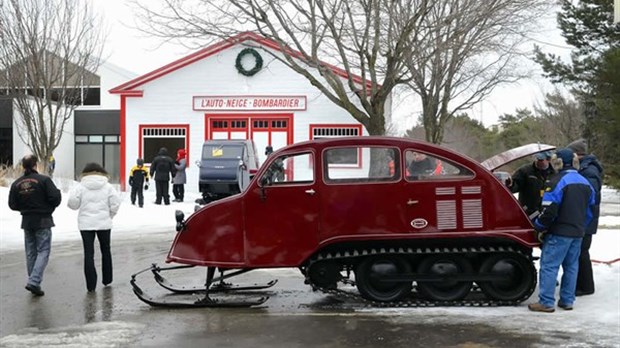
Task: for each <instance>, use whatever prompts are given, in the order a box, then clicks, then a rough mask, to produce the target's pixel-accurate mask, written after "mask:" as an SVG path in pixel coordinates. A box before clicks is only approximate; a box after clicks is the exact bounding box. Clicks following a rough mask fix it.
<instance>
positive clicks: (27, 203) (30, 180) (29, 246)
mask: <svg viewBox="0 0 620 348" xmlns="http://www.w3.org/2000/svg"><path fill="white" fill-rule="evenodd" d="M37 162H38V159H37V157H36V156H34V155H27V156H24V158H23V159H22V161H21V164H22V167H23V168H24V175H22V176H21V177H19V178H18V179H17V180H15V182H14V183H13V184H12V185H11V189H10V191H9V207H10V208H11V209H12V210H17V211H19V212H20V213H21V214H22V225H21V227H22V229H23V230H24V240H25V247H26V268H27V270H28V282H27V283H26V290H28V291H30V292H31V293H32V294H33V295H35V296H43V295H45V292H44V291H43V290H41V282H42V281H43V272H44V271H45V267H46V266H47V262H48V260H49V256H50V250H51V247H52V227H53V226H54V219H53V218H52V213H53V212H54V210H55V209H56V207H57V206H59V205H60V201H61V199H62V198H61V194H60V190H59V189H58V188H56V185H54V182H53V181H52V179H51V178H50V177H48V176H45V175H41V174H39V173H38V172H37V170H36V168H37Z"/></svg>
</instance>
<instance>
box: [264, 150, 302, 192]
mask: <svg viewBox="0 0 620 348" xmlns="http://www.w3.org/2000/svg"><path fill="white" fill-rule="evenodd" d="M260 182H261V184H262V185H263V186H272V185H273V186H276V185H284V184H301V183H312V182H314V155H313V154H312V153H309V152H307V153H299V154H293V155H282V156H278V157H277V158H276V159H275V160H274V161H273V162H271V164H269V168H268V169H267V170H266V171H265V172H264V173H263V176H262V177H261V181H260Z"/></svg>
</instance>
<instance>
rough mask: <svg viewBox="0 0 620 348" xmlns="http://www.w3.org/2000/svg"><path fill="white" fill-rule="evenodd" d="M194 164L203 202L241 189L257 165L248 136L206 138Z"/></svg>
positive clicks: (251, 142) (229, 194)
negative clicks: (225, 138)
mask: <svg viewBox="0 0 620 348" xmlns="http://www.w3.org/2000/svg"><path fill="white" fill-rule="evenodd" d="M197 165H198V167H199V168H200V176H199V179H198V187H199V189H200V192H201V193H202V198H203V200H204V203H208V202H210V201H214V200H217V199H220V198H224V197H227V196H231V195H234V194H237V193H240V192H242V191H243V190H244V189H245V188H246V186H247V185H248V184H249V182H250V180H251V179H252V177H253V176H254V174H256V171H257V170H258V167H259V165H258V156H257V155H256V147H255V146H254V141H252V140H207V141H205V143H204V144H203V146H202V156H201V159H200V161H199V162H197Z"/></svg>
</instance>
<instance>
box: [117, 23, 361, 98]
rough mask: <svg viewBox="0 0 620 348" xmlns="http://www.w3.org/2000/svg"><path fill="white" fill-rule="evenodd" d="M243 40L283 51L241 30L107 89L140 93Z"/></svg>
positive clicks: (358, 80) (336, 70)
mask: <svg viewBox="0 0 620 348" xmlns="http://www.w3.org/2000/svg"><path fill="white" fill-rule="evenodd" d="M245 41H254V42H256V43H257V44H260V45H262V46H264V47H267V48H270V49H273V50H277V51H283V50H282V48H281V47H280V45H279V44H278V43H277V42H276V41H274V40H271V39H268V38H266V37H263V36H261V35H258V34H256V33H253V32H243V33H240V34H238V35H235V36H232V37H230V38H228V39H225V40H222V41H219V42H216V43H215V44H213V45H210V46H208V47H205V48H203V49H201V50H199V51H197V52H194V53H192V54H190V55H188V56H185V57H183V58H181V59H178V60H175V61H174V62H172V63H169V64H167V65H164V66H162V67H161V68H158V69H155V70H153V71H151V72H149V73H146V74H144V75H141V76H138V77H137V78H135V79H133V80H130V81H127V82H125V83H123V84H121V85H119V86H116V87H114V88H112V89H110V90H109V92H110V93H112V94H127V95H141V93H142V91H140V90H136V88H138V87H140V86H142V85H144V84H145V83H147V82H150V81H153V80H155V79H158V78H160V77H162V76H164V75H167V74H169V73H171V72H173V71H175V70H177V69H180V68H182V67H185V66H187V65H189V64H192V63H194V62H196V61H198V60H201V59H203V58H206V57H209V56H211V55H214V54H216V53H218V52H221V51H223V50H226V49H228V48H230V47H232V46H235V45H237V44H240V43H242V42H245ZM287 51H288V53H289V54H290V55H291V56H293V57H297V58H301V57H302V54H301V53H300V52H299V51H295V50H293V49H288V50H287ZM321 63H322V64H323V65H324V66H326V67H329V68H330V69H331V70H332V71H333V72H334V73H335V74H336V75H338V76H342V77H344V78H347V77H348V76H349V75H348V74H347V72H346V71H345V70H344V69H341V68H339V67H337V66H334V65H332V64H328V63H325V62H322V61H321ZM351 76H352V77H353V80H354V81H355V82H356V83H358V84H362V83H363V79H362V77H361V76H359V75H351ZM366 85H367V86H368V87H370V81H366Z"/></svg>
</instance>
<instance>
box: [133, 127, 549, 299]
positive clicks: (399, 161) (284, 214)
mask: <svg viewBox="0 0 620 348" xmlns="http://www.w3.org/2000/svg"><path fill="white" fill-rule="evenodd" d="M550 148H553V147H550V146H547V145H543V146H538V145H537V146H532V145H529V146H526V147H523V148H522V149H521V150H520V151H516V152H513V153H508V155H505V156H504V157H501V156H500V158H501V160H498V159H497V158H496V159H494V160H493V159H492V160H490V161H489V162H487V163H485V165H486V168H485V166H483V165H481V164H480V163H479V162H476V161H475V160H473V159H471V158H468V157H466V156H463V155H461V154H459V153H456V152H454V151H451V150H448V149H446V148H443V147H439V146H435V145H432V144H429V143H425V142H419V141H413V140H410V139H406V138H391V137H355V138H337V139H320V140H314V141H310V142H303V143H297V144H294V145H291V146H288V147H285V148H282V149H280V150H279V151H277V152H274V153H273V154H272V155H271V156H270V157H269V158H268V160H267V161H266V163H265V164H264V165H263V166H261V168H260V169H259V171H258V173H257V175H256V177H255V178H254V179H253V180H252V182H251V183H250V184H249V186H248V187H247V189H246V190H245V191H243V192H241V193H240V194H238V195H235V196H231V197H227V198H224V199H222V200H219V201H216V202H213V203H211V204H208V205H206V206H204V207H202V208H201V209H199V210H198V211H196V212H195V213H194V214H192V215H191V216H189V217H188V218H187V219H186V220H184V217H183V214H182V213H180V212H177V221H178V224H177V230H178V233H177V235H176V238H175V240H174V243H173V245H172V247H171V248H170V251H169V253H168V256H167V259H166V262H175V263H179V264H184V265H187V267H193V266H205V267H207V281H206V286H203V287H201V288H186V287H183V288H178V287H174V286H173V285H171V284H170V283H169V282H168V281H167V280H166V279H165V278H163V277H162V276H161V274H160V271H161V270H165V269H174V268H178V266H177V267H170V268H160V267H157V266H153V267H152V268H151V270H152V271H153V273H154V274H155V276H156V277H155V278H156V280H157V281H158V283H160V284H161V285H162V286H164V287H166V288H168V289H170V290H172V291H175V292H197V291H202V292H204V293H205V295H204V298H203V299H201V300H199V301H196V302H194V303H177V302H174V301H173V302H169V301H168V302H166V301H158V300H155V299H153V298H151V297H149V296H148V295H147V294H145V293H144V291H143V290H142V289H141V288H140V287H139V286H138V285H137V284H136V280H135V279H136V275H137V274H136V275H134V276H133V277H132V285H133V286H134V291H135V293H136V295H138V297H140V299H142V300H143V301H145V302H147V303H149V304H151V305H164V306H167V305H170V306H178V305H186V306H227V305H230V306H243V305H247V306H249V305H255V304H259V303H262V302H264V300H265V299H264V298H262V299H249V300H247V301H237V300H235V301H225V300H220V301H217V300H214V299H212V298H211V297H210V294H211V295H212V294H213V293H214V292H216V291H220V290H222V289H223V290H225V291H230V292H232V291H234V290H235V289H237V288H238V287H234V286H230V285H229V284H227V283H224V282H223V280H224V279H230V278H231V277H232V276H234V275H236V274H239V273H243V272H247V271H249V270H253V269H258V268H282V267H294V268H299V269H300V270H301V272H302V273H303V274H304V275H305V277H306V283H308V284H310V285H311V286H312V287H313V288H314V289H318V290H322V291H326V292H332V293H338V292H340V291H342V290H339V285H340V284H349V285H352V284H355V286H356V287H357V290H358V291H359V294H360V295H361V297H362V298H363V300H364V301H368V302H372V303H388V304H389V303H392V304H393V303H403V302H405V303H409V304H415V303H418V304H419V303H420V302H419V301H434V302H435V303H440V304H466V303H469V304H471V303H474V304H475V303H481V302H480V301H484V303H495V304H515V303H519V302H521V301H524V300H525V299H527V298H528V297H529V296H530V295H531V294H532V292H533V291H534V288H535V286H536V269H535V268H534V265H533V257H532V249H533V248H534V247H536V246H538V245H539V244H538V241H537V239H536V237H535V235H534V233H533V228H532V225H531V223H530V221H529V219H528V216H527V215H526V214H525V213H524V211H523V210H522V209H521V207H520V206H519V203H518V201H517V200H516V199H515V198H514V197H513V195H512V194H511V193H510V191H509V190H507V189H506V188H505V187H504V185H503V183H501V182H500V181H498V180H497V179H496V178H495V177H494V176H493V173H492V172H491V171H489V169H487V168H490V169H494V168H497V167H499V165H498V164H500V163H501V164H503V163H506V162H508V161H511V160H514V159H516V158H518V157H523V156H525V155H528V154H532V153H534V152H539V151H546V150H549V149H550ZM216 270H219V272H220V273H219V274H220V275H219V276H217V277H216V276H215V271H216ZM138 274H139V273H138ZM273 284H274V282H271V283H268V284H265V285H253V286H246V287H241V288H243V289H246V290H247V289H255V288H261V289H262V288H266V287H269V286H271V285H273ZM474 284H477V287H474ZM227 286H228V288H226V287H227ZM478 287H479V289H481V292H480V291H474V293H475V294H470V292H472V289H477V288H478ZM349 293H350V292H349ZM476 296H477V297H478V299H471V298H472V297H476ZM480 298H481V299H480Z"/></svg>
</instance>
